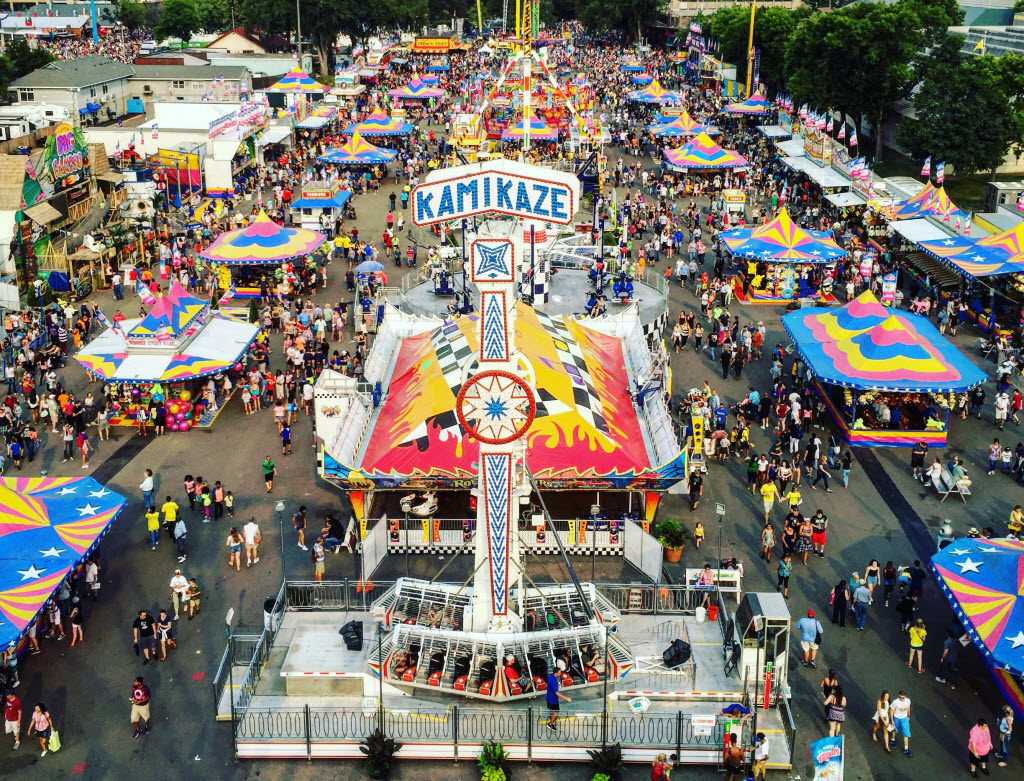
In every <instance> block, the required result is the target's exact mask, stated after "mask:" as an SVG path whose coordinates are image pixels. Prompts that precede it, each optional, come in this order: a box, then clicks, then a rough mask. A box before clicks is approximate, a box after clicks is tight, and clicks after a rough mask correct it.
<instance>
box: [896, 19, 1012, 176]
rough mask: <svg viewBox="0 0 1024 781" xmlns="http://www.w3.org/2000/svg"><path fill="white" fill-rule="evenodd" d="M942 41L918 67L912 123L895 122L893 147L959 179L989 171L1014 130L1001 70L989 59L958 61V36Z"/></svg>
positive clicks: (998, 162) (997, 163) (960, 57)
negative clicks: (944, 167)
mask: <svg viewBox="0 0 1024 781" xmlns="http://www.w3.org/2000/svg"><path fill="white" fill-rule="evenodd" d="M946 39H947V40H946V42H945V43H944V44H942V45H940V46H939V47H938V48H937V50H936V51H935V52H933V54H932V55H931V56H929V57H927V58H925V59H924V60H923V61H922V63H921V68H920V70H921V73H922V74H923V79H922V81H921V83H920V85H919V87H918V89H917V91H916V93H915V94H914V97H913V101H912V106H913V109H914V114H915V115H916V119H911V118H909V117H907V118H905V119H904V120H903V121H902V122H901V123H900V127H899V131H898V138H899V142H900V144H901V145H902V146H903V147H904V148H905V149H906V150H907V152H909V153H910V154H911V155H912V156H913V157H915V158H917V159H923V158H925V157H928V156H929V155H931V156H932V159H933V160H935V161H936V162H945V163H947V164H949V165H950V166H952V168H953V170H954V171H955V172H956V173H957V174H960V175H964V176H969V175H970V174H973V173H976V172H978V171H995V169H996V168H998V167H999V166H1000V165H1001V164H1002V162H1003V158H1004V157H1005V156H1006V152H1007V150H1008V149H1009V148H1010V145H1011V143H1012V142H1013V140H1014V137H1013V135H1012V134H1013V132H1014V129H1015V125H1014V122H1013V121H1012V118H1011V115H1012V108H1011V106H1010V102H1009V100H1008V97H1007V93H1006V82H1005V80H1004V74H1003V69H1002V67H1001V66H1000V64H999V62H998V61H997V60H996V59H995V58H993V57H973V56H968V57H964V56H963V55H962V54H961V53H960V45H961V44H962V43H963V37H962V36H960V35H947V36H946ZM1017 138H1019V136H1018V137H1017ZM968 139H970V140H969V142H968V141H967V140H968Z"/></svg>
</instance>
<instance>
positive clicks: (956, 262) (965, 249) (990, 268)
mask: <svg viewBox="0 0 1024 781" xmlns="http://www.w3.org/2000/svg"><path fill="white" fill-rule="evenodd" d="M917 246H918V248H920V249H922V250H924V251H925V252H926V253H928V254H929V255H931V256H932V257H933V258H937V259H938V260H941V261H942V262H943V263H945V264H946V265H948V266H952V267H953V268H954V269H956V270H957V271H959V272H960V273H961V274H963V275H964V276H965V277H968V278H970V279H975V278H977V277H991V276H996V275H998V274H1021V273H1024V222H1022V223H1020V224H1019V225H1016V226H1014V227H1012V228H1009V229H1008V230H1004V231H1002V232H1001V233H994V234H992V235H991V236H985V237H984V238H981V239H977V238H971V237H969V236H950V237H949V238H946V239H934V240H931V241H919V242H918V243H917Z"/></svg>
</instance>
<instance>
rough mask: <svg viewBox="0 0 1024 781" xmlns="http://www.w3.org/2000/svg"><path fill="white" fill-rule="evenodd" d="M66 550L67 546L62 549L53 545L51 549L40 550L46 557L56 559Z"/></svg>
mask: <svg viewBox="0 0 1024 781" xmlns="http://www.w3.org/2000/svg"><path fill="white" fill-rule="evenodd" d="M65 550H66V549H65V548H61V549H60V550H57V549H56V548H55V547H53V546H52V545H51V546H50V549H49V550H41V551H39V552H40V553H41V554H42V555H43V558H44V559H49V558H53V559H56V558H59V557H60V554H62V553H63V552H64V551H65Z"/></svg>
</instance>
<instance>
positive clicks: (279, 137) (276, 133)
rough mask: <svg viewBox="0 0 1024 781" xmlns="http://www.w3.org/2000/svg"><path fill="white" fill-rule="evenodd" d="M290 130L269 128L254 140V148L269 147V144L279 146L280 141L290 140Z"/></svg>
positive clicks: (287, 128)
mask: <svg viewBox="0 0 1024 781" xmlns="http://www.w3.org/2000/svg"><path fill="white" fill-rule="evenodd" d="M291 135H292V129H291V128H290V127H271V128H267V130H266V131H265V132H264V133H263V135H262V136H260V137H259V138H257V139H256V146H269V145H270V144H280V143H281V142H282V141H284V140H286V139H288V138H291Z"/></svg>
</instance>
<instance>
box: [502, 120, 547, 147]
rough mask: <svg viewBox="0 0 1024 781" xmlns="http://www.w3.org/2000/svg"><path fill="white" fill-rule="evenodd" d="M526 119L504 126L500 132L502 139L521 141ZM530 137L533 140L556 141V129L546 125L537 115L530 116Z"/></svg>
mask: <svg viewBox="0 0 1024 781" xmlns="http://www.w3.org/2000/svg"><path fill="white" fill-rule="evenodd" d="M525 123H526V120H525V119H523V120H520V122H519V124H518V125H516V126H515V127H510V128H506V129H505V130H504V131H503V132H502V134H501V140H502V141H522V140H523V135H524V133H525V130H524V128H525ZM530 138H531V140H534V141H557V140H558V131H557V130H556V129H555V128H552V127H548V126H547V125H545V124H544V122H543V121H542V120H541V119H540V118H539V117H535V116H534V117H530Z"/></svg>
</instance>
